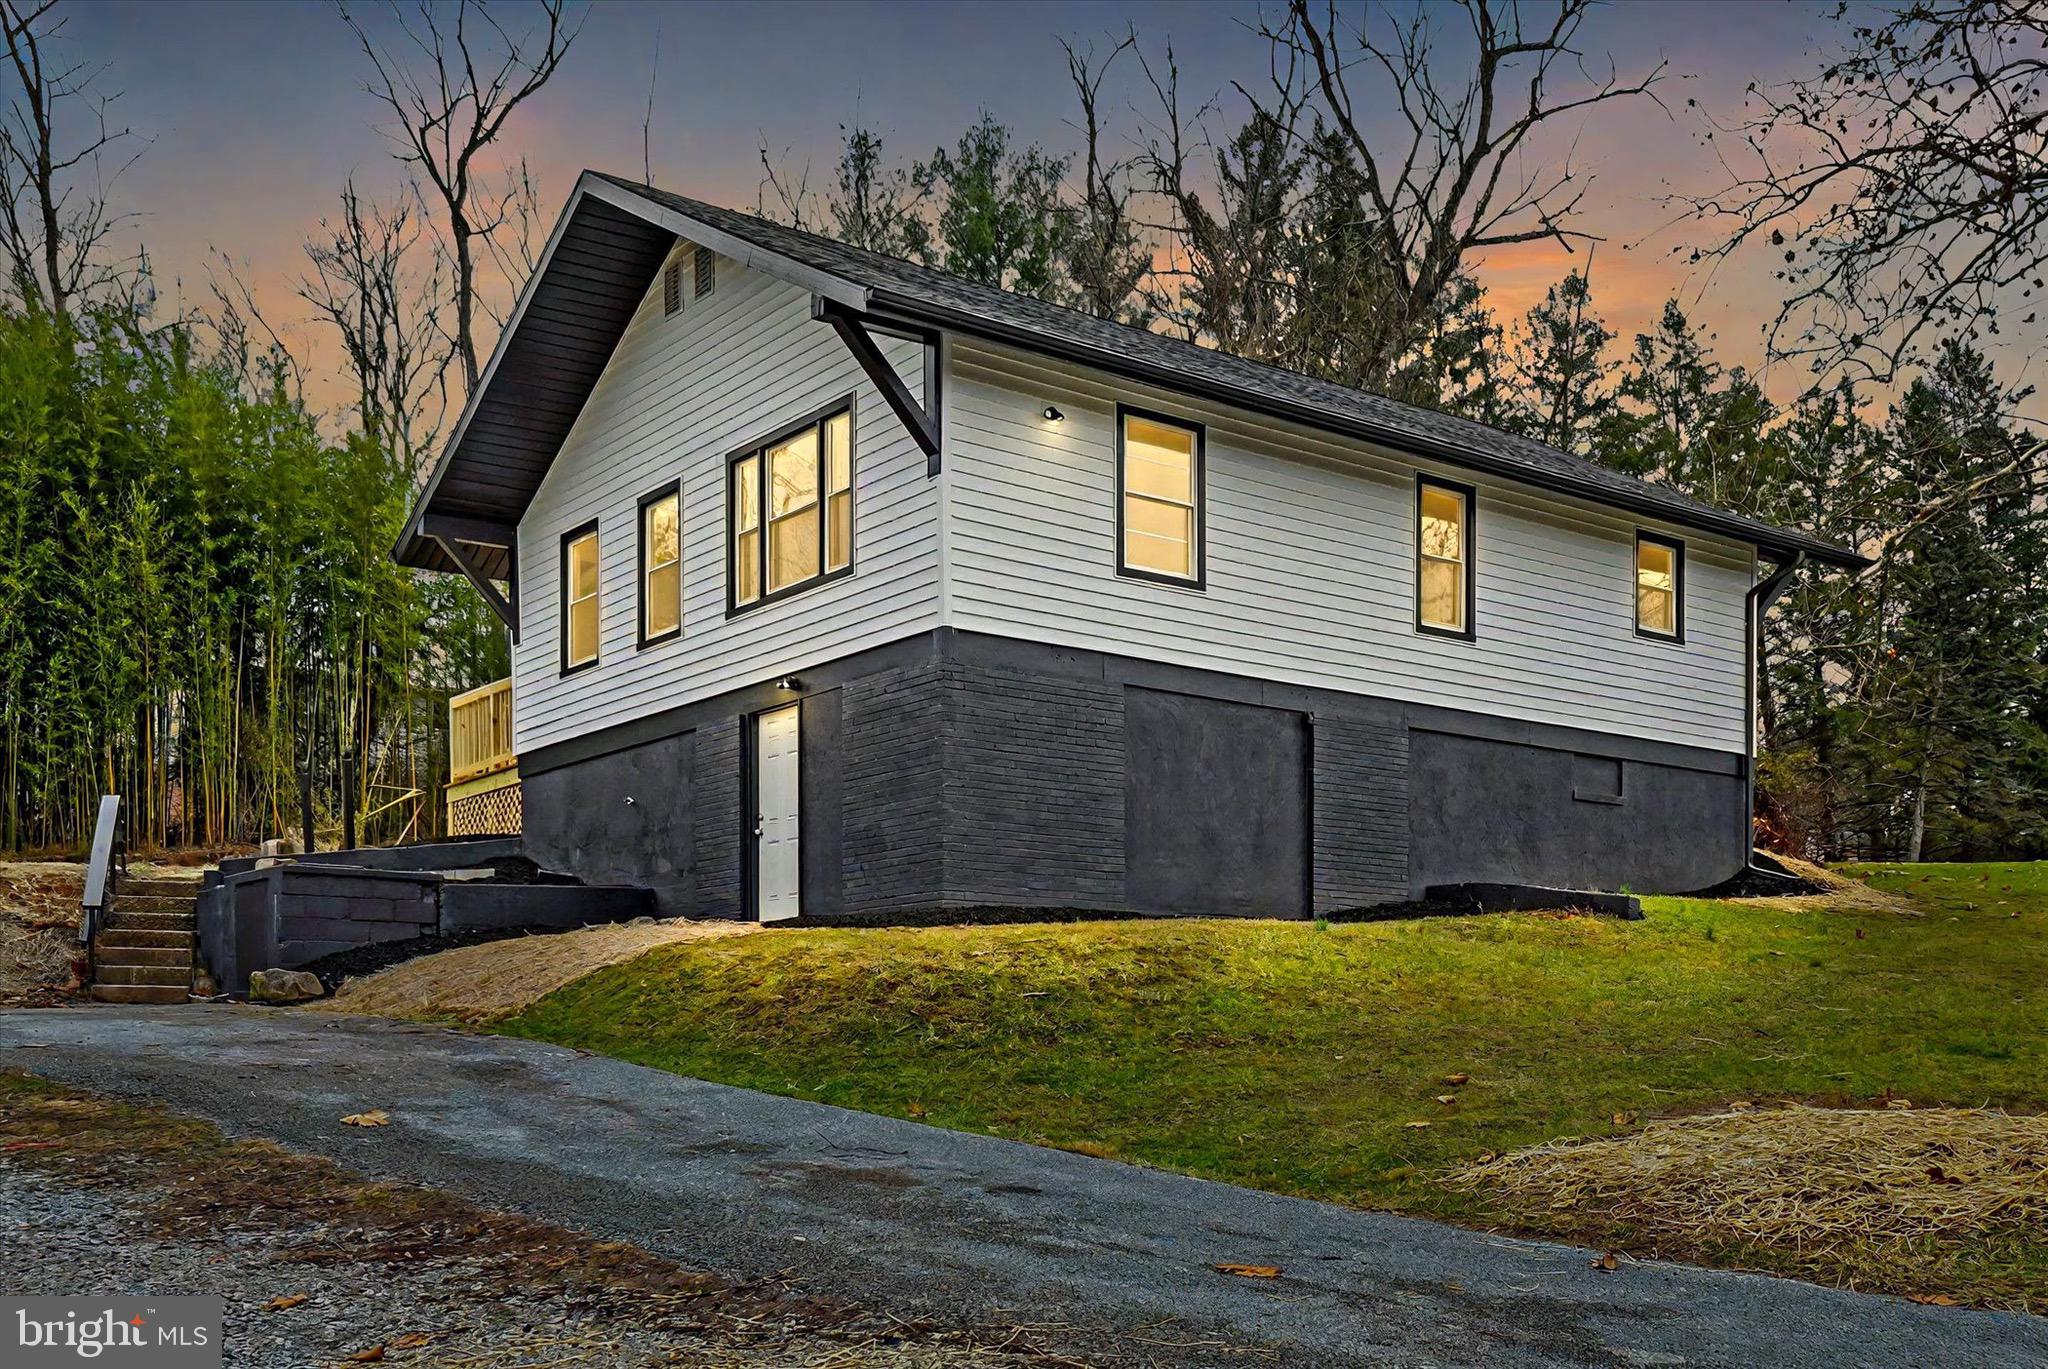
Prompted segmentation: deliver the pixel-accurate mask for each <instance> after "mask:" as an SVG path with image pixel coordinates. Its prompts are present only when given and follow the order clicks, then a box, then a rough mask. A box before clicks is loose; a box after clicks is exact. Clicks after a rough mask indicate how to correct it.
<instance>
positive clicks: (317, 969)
mask: <svg viewBox="0 0 2048 1369" xmlns="http://www.w3.org/2000/svg"><path fill="white" fill-rule="evenodd" d="M560 931H562V928H560V927H478V928H473V929H471V930H469V931H465V932H452V933H450V934H449V935H447V936H416V937H413V938H412V939H411V940H409V941H366V942H364V943H363V944H362V945H360V946H351V947H350V948H349V949H348V950H345V951H336V952H335V953H334V954H333V955H323V956H321V957H320V958H319V959H318V960H311V961H308V962H306V963H305V964H304V965H301V966H299V968H300V969H302V970H310V971H312V972H313V973H314V974H316V975H318V976H319V977H320V984H321V987H322V988H324V989H326V990H327V992H329V993H333V992H334V991H335V990H336V989H338V988H340V987H341V984H342V981H343V980H345V979H360V978H361V977H362V976H364V975H366V974H375V973H377V971H379V970H388V969H390V968H391V967H392V966H393V965H403V964H404V963H405V962H406V961H408V960H411V959H413V958H414V957H415V956H422V955H433V954H434V953H435V952H436V951H452V950H455V949H456V948H457V947H460V946H481V945H483V944H484V943H485V942H489V941H504V940H506V939H508V938H510V937H515V936H551V935H554V934H556V933H558V932H560Z"/></svg>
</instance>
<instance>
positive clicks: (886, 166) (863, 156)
mask: <svg viewBox="0 0 2048 1369" xmlns="http://www.w3.org/2000/svg"><path fill="white" fill-rule="evenodd" d="M788 156H789V154H788V153H787V152H786V151H785V152H784V153H783V160H784V161H785V162H786V161H787V159H788ZM832 170H833V184H832V188H831V189H829V190H827V191H826V192H825V193H824V195H823V196H822V201H823V203H822V204H820V202H819V201H820V199H821V197H820V196H819V195H818V194H817V193H816V192H814V191H813V190H812V189H811V168H810V164H809V163H808V162H807V163H805V164H804V166H803V168H802V170H800V171H795V172H792V171H790V170H788V169H787V168H786V167H779V166H778V165H777V164H776V162H775V160H774V159H772V158H771V157H770V156H769V155H768V149H767V147H766V146H765V145H764V146H763V147H762V148H761V185H760V189H759V192H758V198H757V201H756V212H758V213H759V214H760V215H761V216H762V217H763V218H772V219H774V220H775V221H776V222H778V223H786V224H788V225H789V226H790V227H792V228H801V229H803V230H804V231H806V232H810V233H824V234H827V235H829V236H831V237H835V238H837V239H839V240H840V241H841V242H844V243H850V244H852V245H853V246H855V247H865V248H866V249H867V250H868V251H870V252H881V253H884V254H886V255H888V256H892V257H905V258H909V259H911V260H915V261H927V260H930V258H931V255H932V251H933V247H934V243H933V241H932V230H931V225H930V224H929V223H928V222H927V221H926V219H925V206H926V204H927V202H928V201H929V200H930V198H931V193H930V189H929V187H920V186H919V185H917V184H916V183H915V182H914V181H913V180H912V178H911V175H910V172H909V170H908V169H907V168H905V167H904V166H903V165H902V164H901V163H898V162H892V161H891V160H890V159H889V157H888V156H887V155H886V153H885V152H884V150H883V145H882V135H881V134H879V133H877V132H875V131H874V130H873V129H871V128H869V127H867V126H866V125H865V124H863V123H861V122H860V121H859V118H858V116H856V118H855V121H854V122H853V123H851V124H841V125H840V126H839V160H838V162H837V163H835V164H834V166H833V169H832ZM771 197H772V199H773V203H772V204H771V203H770V199H771Z"/></svg>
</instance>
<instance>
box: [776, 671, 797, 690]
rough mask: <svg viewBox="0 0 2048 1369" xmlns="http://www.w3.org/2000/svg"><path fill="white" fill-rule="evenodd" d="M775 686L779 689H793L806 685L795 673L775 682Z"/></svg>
mask: <svg viewBox="0 0 2048 1369" xmlns="http://www.w3.org/2000/svg"><path fill="white" fill-rule="evenodd" d="M775 687H776V688H777V689H788V690H792V691H793V690H798V689H802V688H803V687H804V682H803V681H802V680H799V679H798V678H797V677H796V676H794V675H785V676H783V677H782V678H781V679H779V680H777V681H776V682H775Z"/></svg>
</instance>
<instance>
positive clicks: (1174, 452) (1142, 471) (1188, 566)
mask: <svg viewBox="0 0 2048 1369" xmlns="http://www.w3.org/2000/svg"><path fill="white" fill-rule="evenodd" d="M1117 489H1118V492H1119V502H1120V504H1121V505H1122V507H1121V508H1120V509H1119V510H1118V519H1117V569H1118V570H1119V571H1120V572H1122V573H1123V574H1125V575H1132V576H1137V577H1139V578H1141V579H1147V580H1165V581H1169V582H1171V583H1175V584H1186V585H1193V586H1195V587H1197V588H1199V587H1200V586H1201V584H1202V576H1203V565H1202V530H1203V529H1202V429H1201V428H1200V427H1199V426H1196V425H1194V424H1184V423H1176V422H1174V421H1173V420H1171V419H1168V418H1162V417H1158V416H1156V415H1152V414H1144V413H1139V412H1137V411H1135V410H1132V409H1120V410H1119V411H1118V413H1117Z"/></svg>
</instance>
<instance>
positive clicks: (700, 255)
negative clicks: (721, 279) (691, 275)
mask: <svg viewBox="0 0 2048 1369" xmlns="http://www.w3.org/2000/svg"><path fill="white" fill-rule="evenodd" d="M717 261H718V256H717V254H716V253H713V252H707V251H705V250H704V249H703V248H701V247H700V248H698V249H697V298H698V299H703V298H704V297H705V296H706V295H708V294H710V293H711V287H712V286H714V285H716V284H718V275H717V272H718V267H717V264H716V263H717Z"/></svg>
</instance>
